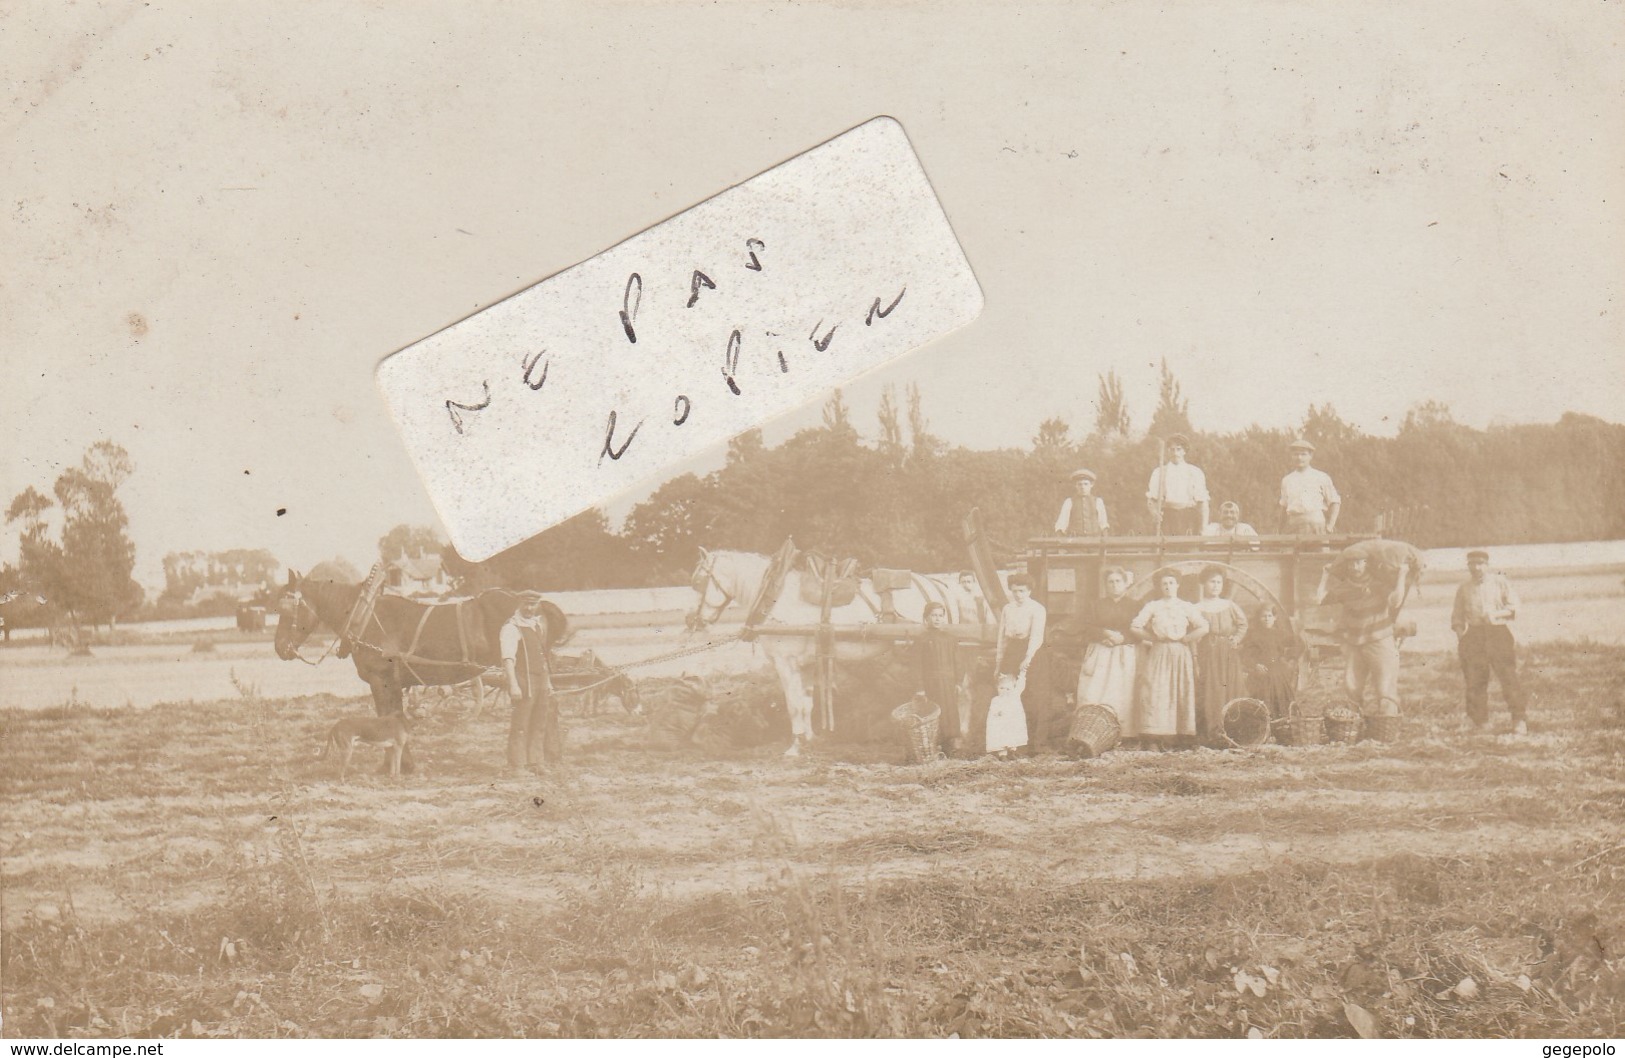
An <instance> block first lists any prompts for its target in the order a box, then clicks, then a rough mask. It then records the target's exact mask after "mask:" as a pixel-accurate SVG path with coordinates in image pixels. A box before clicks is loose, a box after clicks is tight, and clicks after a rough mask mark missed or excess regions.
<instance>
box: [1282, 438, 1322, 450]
mask: <svg viewBox="0 0 1625 1058" xmlns="http://www.w3.org/2000/svg"><path fill="white" fill-rule="evenodd" d="M1286 447H1287V450H1288V451H1292V452H1313V451H1314V450H1315V446H1314V445H1313V444H1311V443H1309V442H1308V441H1306V440H1304V439H1303V438H1302V437H1299V438H1297V439H1296V440H1294V441H1293V442H1292V443H1291V444H1289V445H1287V446H1286Z"/></svg>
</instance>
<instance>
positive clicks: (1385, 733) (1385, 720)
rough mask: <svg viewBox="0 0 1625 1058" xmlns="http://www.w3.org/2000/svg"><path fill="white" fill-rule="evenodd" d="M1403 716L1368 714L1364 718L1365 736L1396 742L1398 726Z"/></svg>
mask: <svg viewBox="0 0 1625 1058" xmlns="http://www.w3.org/2000/svg"><path fill="white" fill-rule="evenodd" d="M1403 720H1404V718H1403V717H1398V716H1368V717H1366V718H1365V737H1366V738H1369V739H1372V740H1374V741H1377V742H1398V741H1399V726H1400V724H1401V723H1402V722H1403Z"/></svg>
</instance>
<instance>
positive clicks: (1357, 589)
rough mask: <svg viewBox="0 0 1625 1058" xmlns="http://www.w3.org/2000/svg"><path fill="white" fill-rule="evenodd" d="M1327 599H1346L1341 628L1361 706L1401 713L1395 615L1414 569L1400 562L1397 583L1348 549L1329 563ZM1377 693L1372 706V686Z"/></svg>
mask: <svg viewBox="0 0 1625 1058" xmlns="http://www.w3.org/2000/svg"><path fill="white" fill-rule="evenodd" d="M1328 572H1329V573H1330V574H1331V575H1330V577H1329V580H1328V583H1329V587H1328V588H1327V590H1326V595H1325V597H1324V599H1322V601H1323V602H1327V603H1340V604H1342V607H1343V610H1342V613H1341V614H1339V615H1338V621H1337V627H1338V631H1339V633H1340V634H1341V636H1342V639H1343V686H1344V689H1345V690H1346V691H1347V692H1348V696H1349V700H1350V702H1352V703H1353V705H1354V706H1355V708H1356V709H1358V710H1359V711H1360V712H1361V713H1362V714H1365V715H1368V716H1398V715H1399V642H1398V641H1397V640H1396V639H1395V638H1394V618H1395V617H1397V616H1398V614H1399V608H1400V607H1401V606H1403V605H1404V602H1405V585H1406V580H1407V573H1408V571H1407V570H1406V569H1405V568H1404V567H1400V568H1399V570H1398V571H1397V573H1396V578H1397V579H1396V583H1394V584H1393V585H1392V586H1390V585H1389V584H1388V582H1387V580H1386V579H1385V578H1383V579H1379V578H1377V577H1374V576H1372V573H1371V570H1370V569H1369V568H1368V562H1367V559H1366V556H1365V555H1363V554H1358V553H1355V554H1350V553H1345V554H1344V555H1343V556H1342V557H1341V558H1339V559H1338V560H1337V562H1336V563H1334V564H1333V565H1332V567H1330V568H1329V570H1328ZM1368 687H1369V688H1371V689H1372V690H1373V691H1374V692H1375V694H1376V698H1377V702H1376V708H1375V710H1374V711H1373V710H1369V709H1367V708H1366V702H1365V699H1366V689H1367V688H1368Z"/></svg>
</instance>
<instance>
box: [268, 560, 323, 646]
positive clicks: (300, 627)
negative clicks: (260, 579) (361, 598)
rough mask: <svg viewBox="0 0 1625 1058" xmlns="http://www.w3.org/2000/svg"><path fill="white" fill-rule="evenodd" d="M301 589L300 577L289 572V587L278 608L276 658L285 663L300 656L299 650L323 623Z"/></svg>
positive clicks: (283, 594)
mask: <svg viewBox="0 0 1625 1058" xmlns="http://www.w3.org/2000/svg"><path fill="white" fill-rule="evenodd" d="M299 587H300V577H299V575H298V574H296V573H294V572H293V571H292V570H289V571H288V586H287V587H286V588H284V589H283V591H282V596H281V598H279V599H278V600H277V607H276V656H277V657H279V658H281V659H282V660H283V661H292V660H293V659H294V658H296V657H298V656H299V648H300V647H301V646H303V645H304V643H305V640H307V639H309V638H310V633H312V632H314V631H315V630H316V626H317V625H318V624H319V623H320V622H321V619H320V618H319V617H318V616H317V615H316V611H315V610H314V609H313V608H312V607H311V605H310V603H309V602H308V601H306V599H305V597H304V595H303V594H301V593H300V591H299Z"/></svg>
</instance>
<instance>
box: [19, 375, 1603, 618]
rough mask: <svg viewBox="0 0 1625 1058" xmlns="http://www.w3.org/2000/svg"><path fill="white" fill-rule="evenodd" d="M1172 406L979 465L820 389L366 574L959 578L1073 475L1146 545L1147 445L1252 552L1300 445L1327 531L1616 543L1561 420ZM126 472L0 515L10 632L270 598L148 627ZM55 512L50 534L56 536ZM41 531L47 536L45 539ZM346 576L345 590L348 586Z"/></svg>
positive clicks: (86, 479)
mask: <svg viewBox="0 0 1625 1058" xmlns="http://www.w3.org/2000/svg"><path fill="white" fill-rule="evenodd" d="M1188 403H1189V402H1188V400H1187V399H1186V397H1185V396H1184V395H1183V393H1182V392H1181V390H1180V386H1179V381H1178V379H1177V378H1176V377H1175V376H1174V374H1173V372H1172V371H1171V370H1170V369H1169V368H1168V366H1167V365H1166V364H1164V365H1163V367H1162V380H1161V390H1160V395H1159V399H1158V403H1157V406H1156V408H1155V409H1153V411H1152V414H1151V416H1150V417H1149V420H1148V422H1147V425H1146V427H1145V429H1144V430H1136V428H1135V424H1134V417H1133V415H1132V414H1131V409H1129V407H1128V406H1127V403H1126V401H1125V400H1124V396H1123V389H1122V383H1121V380H1120V379H1119V378H1118V377H1117V375H1116V374H1115V373H1114V372H1107V373H1106V374H1104V375H1102V376H1100V378H1099V386H1098V391H1097V394H1096V399H1095V401H1094V422H1093V423H1092V424H1088V425H1087V428H1086V429H1078V428H1075V427H1074V425H1073V424H1071V423H1068V422H1066V421H1064V420H1062V419H1058V418H1051V419H1046V420H1044V421H1043V422H1041V423H1039V424H1038V425H1037V429H1036V432H1035V434H1034V436H1033V438H1032V442H1031V444H1030V445H1028V446H1026V447H1022V448H1006V449H997V450H992V451H986V450H976V449H970V448H965V447H962V446H951V445H949V444H947V443H946V442H945V441H943V440H942V439H941V438H940V437H938V436H936V435H935V434H933V433H932V431H931V426H930V422H929V421H928V419H927V417H926V414H925V410H924V407H923V403H922V400H921V395H920V391H919V389H918V387H910V388H909V389H908V390H907V391H906V392H904V393H903V394H901V395H899V394H898V393H897V391H896V390H895V389H893V388H888V389H886V390H885V391H884V392H883V393H882V396H881V401H880V405H879V410H878V413H877V415H876V420H875V423H874V427H873V429H872V430H871V431H869V432H868V434H867V436H866V435H865V433H864V432H862V431H860V430H859V429H858V427H857V426H856V425H855V424H854V422H853V421H852V415H851V410H850V408H849V407H848V406H847V404H846V401H845V398H844V396H843V395H842V393H841V392H840V391H839V390H836V391H835V392H834V393H833V394H831V396H830V398H829V400H828V401H827V402H826V403H825V405H824V409H823V422H822V423H821V424H820V425H819V426H817V427H814V428H811V429H806V430H803V431H801V432H799V433H797V434H795V435H794V436H792V437H790V438H789V439H787V440H785V441H784V442H783V443H781V444H778V445H774V446H768V445H767V444H766V443H765V441H764V439H763V435H762V432H761V431H760V430H752V431H749V432H747V433H744V434H741V435H740V436H738V437H736V438H734V439H733V440H732V441H731V442H729V444H728V451H727V457H726V461H725V464H724V465H723V466H722V467H721V468H720V469H718V470H716V471H714V472H712V473H710V474H705V475H697V474H684V475H682V476H680V477H676V478H673V479H671V480H669V481H667V482H666V483H665V484H663V485H662V486H660V488H659V489H657V490H656V491H655V492H654V494H653V495H651V496H650V497H649V498H648V499H647V500H645V501H643V502H642V503H640V504H638V505H637V506H636V507H634V508H633V509H632V511H631V513H630V514H629V515H628V517H627V519H626V522H625V524H624V525H623V526H622V527H621V529H620V530H619V531H618V532H616V531H612V530H611V528H610V526H609V522H608V519H607V518H606V517H605V515H604V513H603V512H602V511H599V510H590V511H587V512H584V513H583V514H580V515H577V516H576V517H574V518H571V519H569V520H568V521H566V522H564V523H562V524H560V525H558V526H555V527H554V528H552V529H550V530H548V531H547V532H545V533H542V534H540V535H539V536H536V537H533V538H532V539H530V540H527V541H525V542H524V543H522V544H519V545H518V546H516V547H513V548H510V549H509V550H507V551H504V552H503V553H501V554H499V555H497V556H495V557H493V558H491V559H489V560H488V561H485V562H482V563H471V562H467V561H465V560H464V559H462V558H461V557H460V556H459V555H458V554H457V553H456V551H455V550H454V549H452V548H450V547H449V546H446V545H444V544H442V542H441V540H440V537H439V535H438V534H437V533H436V532H435V530H433V529H431V528H428V527H424V526H409V525H398V526H396V527H395V528H393V529H391V530H390V531H389V533H387V534H386V535H385V536H384V537H383V538H381V539H380V540H379V555H378V558H379V559H382V560H386V561H387V560H389V559H393V558H395V557H398V556H400V555H403V554H409V555H420V554H424V553H426V552H430V551H432V550H434V549H437V548H438V549H441V553H442V557H443V561H444V563H445V569H446V572H447V573H448V574H450V575H451V576H452V577H453V578H454V579H455V580H456V582H457V583H458V586H459V589H460V590H462V591H478V590H481V589H483V588H486V587H496V586H506V587H517V588H533V589H538V590H543V591H569V590H578V589H590V588H613V587H642V586H654V585H664V584H678V583H682V582H683V581H684V579H685V578H686V577H687V575H688V573H689V572H690V571H691V570H692V569H693V567H694V565H695V563H696V562H697V561H698V557H699V549H700V548H701V547H706V548H733V549H738V550H746V551H757V552H764V553H766V552H772V551H774V550H775V549H777V548H778V546H779V545H780V544H782V543H783V542H784V540H785V539H786V538H787V537H794V538H795V541H796V543H797V545H799V546H800V547H801V548H803V549H813V550H819V551H824V552H826V553H830V554H837V555H843V556H852V557H855V558H857V559H859V560H860V561H862V562H864V563H866V564H869V565H883V566H893V567H903V568H909V569H916V570H929V571H948V570H954V569H958V568H961V567H963V566H964V565H965V549H964V544H963V542H962V535H961V522H962V520H963V518H964V516H965V514H966V512H967V511H969V510H970V509H971V508H972V507H978V508H980V509H981V511H982V515H983V518H984V522H985V524H986V526H987V531H988V535H989V536H990V537H991V538H992V539H993V540H994V541H995V542H997V543H1000V544H1002V545H1004V548H1005V549H1007V550H1010V551H1013V550H1015V549H1017V548H1019V547H1020V546H1021V544H1022V543H1023V541H1025V540H1027V539H1028V538H1029V537H1032V536H1038V535H1045V534H1048V533H1049V532H1050V531H1051V527H1052V526H1053V524H1054V520H1055V516H1056V513H1057V511H1058V509H1059V507H1060V503H1061V500H1062V499H1063V498H1064V497H1065V496H1066V495H1067V494H1068V491H1069V488H1070V486H1069V483H1068V477H1069V475H1070V474H1071V472H1072V471H1073V470H1075V469H1077V468H1079V467H1088V468H1089V469H1091V470H1093V471H1094V472H1095V474H1096V475H1097V482H1096V490H1095V491H1096V495H1098V496H1100V497H1101V498H1102V499H1103V500H1104V501H1105V503H1106V506H1107V508H1108V511H1109V513H1110V517H1111V523H1112V531H1113V532H1114V533H1116V534H1134V533H1149V532H1151V531H1152V525H1151V515H1150V512H1149V511H1148V510H1147V509H1146V504H1145V491H1146V482H1147V479H1148V478H1149V477H1150V474H1151V471H1152V469H1153V468H1154V467H1155V466H1156V465H1157V458H1158V453H1159V451H1160V444H1161V442H1163V441H1165V440H1166V439H1167V438H1168V437H1169V436H1171V435H1172V434H1174V433H1176V432H1177V433H1182V434H1184V435H1186V437H1187V438H1188V439H1189V441H1190V449H1189V459H1190V461H1191V462H1192V463H1194V464H1196V465H1197V466H1199V467H1201V468H1202V469H1203V470H1204V471H1205V472H1206V476H1207V481H1208V487H1209V490H1210V492H1211V493H1212V501H1213V506H1214V509H1215V511H1216V510H1217V507H1218V504H1220V503H1222V502H1224V501H1225V500H1233V501H1235V502H1236V503H1238V504H1239V505H1240V506H1241V509H1242V518H1243V520H1245V521H1248V522H1250V523H1251V524H1252V525H1254V526H1255V527H1256V528H1257V529H1258V530H1259V531H1261V532H1266V533H1267V532H1271V531H1275V530H1276V529H1277V528H1278V523H1277V508H1276V502H1277V498H1278V495H1279V488H1280V480H1281V476H1282V475H1283V474H1284V473H1286V471H1287V470H1288V469H1289V463H1288V459H1287V449H1286V446H1287V444H1288V443H1289V442H1290V441H1291V440H1292V439H1293V438H1294V437H1305V438H1307V439H1308V440H1310V441H1312V442H1313V443H1314V444H1315V446H1316V454H1315V465H1316V466H1317V467H1319V468H1321V469H1322V470H1325V471H1327V472H1328V473H1329V474H1331V476H1332V478H1333V480H1334V481H1335V482H1336V484H1337V488H1338V490H1339V492H1340V493H1341V494H1342V497H1343V509H1342V516H1341V518H1340V520H1339V523H1338V528H1339V529H1340V530H1347V531H1350V532H1374V531H1381V532H1383V533H1384V534H1385V535H1388V536H1392V537H1397V538H1399V539H1403V540H1407V541H1409V542H1411V543H1413V544H1416V545H1417V546H1419V547H1424V548H1426V547H1450V546H1464V545H1470V544H1474V545H1496V544H1522V543H1544V542H1561V541H1574V540H1608V539H1619V538H1622V537H1625V425H1622V424H1619V423H1611V422H1607V421H1604V420H1602V419H1598V418H1594V417H1592V416H1587V415H1578V414H1573V413H1570V414H1567V415H1564V416H1563V417H1562V418H1561V419H1560V420H1558V421H1557V422H1555V423H1544V424H1534V425H1521V426H1493V427H1491V428H1489V429H1484V430H1480V429H1475V428H1472V427H1469V426H1465V425H1462V424H1460V423H1457V422H1456V421H1455V420H1454V419H1453V418H1452V416H1451V414H1450V410H1449V408H1448V407H1447V406H1445V405H1444V404H1441V403H1439V402H1436V401H1427V402H1423V403H1421V404H1418V405H1416V406H1414V407H1412V408H1411V409H1410V411H1409V412H1408V413H1407V414H1406V415H1405V418H1404V420H1403V422H1402V423H1401V425H1400V427H1399V430H1398V432H1397V433H1396V435H1395V436H1393V437H1373V436H1370V435H1367V434H1365V433H1364V432H1362V431H1361V430H1360V429H1358V428H1357V427H1355V426H1354V425H1352V424H1350V423H1348V422H1345V421H1344V420H1343V419H1342V418H1340V417H1339V416H1338V414H1337V411H1336V409H1335V408H1333V407H1332V406H1331V405H1329V404H1327V405H1321V406H1318V407H1311V408H1310V409H1308V411H1307V412H1306V414H1305V416H1304V418H1303V420H1302V422H1301V423H1300V424H1299V426H1298V427H1297V428H1296V429H1294V430H1281V429H1266V428H1263V427H1259V426H1250V427H1247V428H1246V429H1243V430H1240V431H1236V432H1231V433H1216V432H1205V431H1198V430H1195V429H1193V428H1192V426H1191V421H1190V416H1189V408H1188ZM133 470H134V467H133V465H132V464H131V461H130V458H129V455H128V453H126V452H125V450H124V449H123V448H121V447H119V446H118V445H116V444H114V443H112V442H111V441H101V442H98V443H96V444H95V445H92V446H91V447H90V449H89V450H88V451H87V452H86V453H85V456H84V459H83V460H82V461H81V463H80V464H79V465H77V466H74V467H70V468H68V469H67V470H65V471H63V472H62V474H61V475H59V476H58V478H57V480H56V482H55V483H54V485H53V487H52V494H51V495H50V496H47V495H45V494H43V493H41V492H40V491H38V490H37V489H35V488H33V487H32V486H31V487H29V488H27V489H24V490H23V491H22V492H21V493H19V494H18V495H17V496H16V497H15V498H13V500H12V501H11V504H10V506H9V507H8V508H7V510H6V522H7V524H8V525H9V526H13V527H14V528H15V530H16V531H17V533H18V540H19V549H18V550H19V561H18V563H17V564H16V565H9V564H8V565H6V566H4V567H0V600H5V604H4V609H3V610H0V616H4V617H5V619H6V621H7V623H8V624H9V625H11V626H13V627H19V626H25V625H30V624H33V625H38V624H49V623H58V622H65V623H68V624H72V625H78V624H81V623H90V624H111V623H112V622H114V621H115V620H120V619H129V618H130V617H133V616H137V615H139V616H142V617H165V616H183V615H187V616H189V615H193V614H198V615H201V614H203V613H205V612H208V613H213V612H214V611H216V610H218V611H219V612H222V613H225V612H230V609H231V608H232V607H233V606H234V605H235V600H236V599H237V598H239V597H241V596H242V592H241V591H235V592H233V591H228V590H222V591H221V592H219V593H218V595H213V594H211V593H210V591H209V590H208V589H210V588H211V587H217V588H221V589H228V588H234V587H241V586H243V585H249V586H253V585H255V584H259V585H262V586H263V591H262V596H263V597H264V598H269V595H270V593H271V592H273V591H274V588H275V585H276V583H277V581H278V579H279V578H278V573H279V569H278V565H277V563H276V560H275V558H274V556H272V555H271V554H270V553H269V552H266V551H263V550H234V551H225V552H213V553H203V552H175V553H172V554H170V555H168V556H166V557H165V560H164V571H165V580H166V584H165V590H164V593H163V595H161V596H160V597H159V599H158V600H156V602H155V603H154V604H152V605H151V606H147V607H145V608H143V604H142V592H141V589H140V586H139V585H138V584H136V582H135V581H134V579H133V578H132V576H131V572H132V570H133V569H134V564H135V547H134V545H133V543H131V541H130V538H129V532H128V528H129V521H128V518H127V517H126V514H125V511H124V507H123V505H122V503H121V502H120V500H119V497H118V489H119V486H120V485H121V484H122V483H123V482H124V481H125V480H126V479H127V478H128V477H129V475H130V474H131V473H132V472H133ZM53 507H55V508H58V512H57V513H60V515H61V517H60V519H52V518H51V517H50V516H51V515H52V514H53V510H52V509H53ZM53 520H55V521H59V522H60V528H59V529H58V530H57V531H55V532H54V533H53V531H52V529H51V523H52V521H53ZM336 561H338V562H340V563H342V560H336ZM342 568H345V569H346V570H347V572H350V573H354V575H355V577H356V578H357V579H359V576H360V573H359V572H358V571H356V570H355V568H354V567H353V566H350V565H349V564H348V563H342ZM210 599H214V600H215V601H213V602H211V601H209V600H210ZM210 607H212V608H213V609H210Z"/></svg>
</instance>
